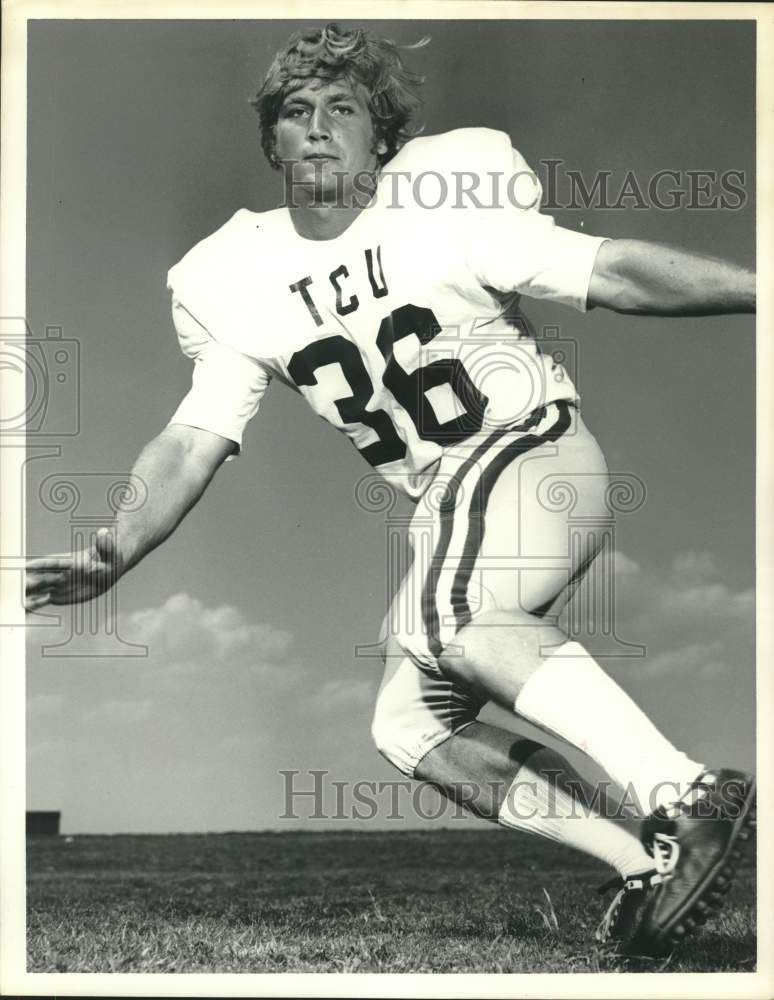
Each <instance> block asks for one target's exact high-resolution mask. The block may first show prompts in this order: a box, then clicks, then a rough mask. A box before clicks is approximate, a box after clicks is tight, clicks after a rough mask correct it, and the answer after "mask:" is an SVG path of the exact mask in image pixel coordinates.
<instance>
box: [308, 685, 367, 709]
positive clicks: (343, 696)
mask: <svg viewBox="0 0 774 1000" xmlns="http://www.w3.org/2000/svg"><path fill="white" fill-rule="evenodd" d="M379 680H380V678H377V677H374V678H371V679H368V680H367V679H366V678H364V677H363V678H358V679H357V680H352V679H351V678H347V677H334V678H332V679H331V680H329V681H326V682H325V683H324V684H323V685H322V687H320V688H319V689H318V690H317V691H316V692H315V694H314V701H315V702H317V703H319V705H320V706H321V707H322V708H323V709H335V708H339V707H345V706H352V707H355V706H358V705H362V706H363V709H364V711H365V710H366V709H370V707H371V705H372V703H373V700H374V696H375V695H376V690H377V687H378V681H379Z"/></svg>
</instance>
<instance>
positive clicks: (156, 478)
mask: <svg viewBox="0 0 774 1000" xmlns="http://www.w3.org/2000/svg"><path fill="white" fill-rule="evenodd" d="M236 447H237V446H236V443H235V442H234V441H230V440H228V439H226V438H223V437H220V436H219V435H218V434H213V433H211V432H210V431H206V430H200V429H199V428H197V427H189V426H186V425H184V424H170V425H169V426H167V427H166V428H165V429H164V430H163V431H162V432H161V433H160V434H159V435H158V437H156V438H154V439H153V440H152V441H151V442H150V443H149V444H148V445H146V447H145V448H144V449H143V450H142V452H141V453H140V455H139V457H138V459H137V461H136V462H135V465H134V468H133V469H132V475H133V476H134V477H136V478H137V479H138V480H139V481H140V482H141V483H142V485H143V486H144V487H145V491H146V493H147V496H146V499H145V502H144V503H143V504H142V505H141V506H140V507H139V508H138V509H136V510H131V509H127V510H119V512H118V519H117V525H116V531H115V535H112V534H111V533H110V532H109V531H108V530H107V529H103V530H102V531H101V532H99V534H98V535H97V538H96V541H95V544H94V545H93V546H92V547H91V548H88V549H82V550H81V551H80V552H71V553H69V554H67V555H59V556H47V557H44V558H41V559H35V560H31V561H30V562H28V564H27V573H26V587H25V606H26V607H27V609H28V610H35V609H36V608H41V607H43V606H44V605H46V604H76V603H79V602H81V601H88V600H91V599H92V598H93V597H97V596H98V595H99V594H101V593H103V592H104V591H106V590H108V589H109V588H110V587H112V586H113V584H114V583H116V581H117V580H118V579H119V578H120V577H121V576H122V575H123V574H124V573H126V572H127V571H128V570H129V569H131V568H132V566H135V565H136V564H137V563H138V562H139V561H140V560H141V559H142V558H143V557H144V556H146V555H147V554H148V553H149V552H150V551H151V550H152V549H155V548H156V546H157V545H160V544H161V543H162V542H163V541H164V540H165V539H166V538H168V537H169V536H170V535H171V534H172V532H173V531H174V530H175V528H176V527H177V526H178V525H179V524H180V522H181V521H182V520H183V518H184V517H185V515H186V514H187V513H188V511H189V510H191V508H192V507H193V506H194V504H196V502H197V500H199V498H200V497H201V495H202V494H203V493H204V491H205V489H206V488H207V485H208V483H209V482H210V480H211V479H212V477H213V476H214V475H215V472H216V470H217V469H218V467H219V466H220V465H221V463H222V462H224V461H225V459H226V458H228V456H229V455H231V454H232V452H233V451H234V450H235V448H236Z"/></svg>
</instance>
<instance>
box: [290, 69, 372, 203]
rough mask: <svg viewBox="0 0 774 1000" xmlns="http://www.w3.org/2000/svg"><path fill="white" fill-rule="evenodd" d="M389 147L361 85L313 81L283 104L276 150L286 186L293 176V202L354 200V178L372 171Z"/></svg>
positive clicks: (291, 193)
mask: <svg viewBox="0 0 774 1000" xmlns="http://www.w3.org/2000/svg"><path fill="white" fill-rule="evenodd" d="M386 149H387V147H386V144H385V143H384V140H378V141H377V139H376V136H375V134H374V127H373V122H372V121H371V115H370V112H369V110H368V106H367V103H366V91H365V88H364V87H362V86H361V85H360V84H356V85H354V86H353V85H352V84H350V83H349V81H348V80H335V81H333V82H326V81H322V80H310V81H309V82H308V83H307V84H305V85H304V86H303V87H302V88H301V89H299V90H294V91H293V92H292V93H291V94H288V95H287V97H286V98H285V100H284V101H283V102H282V106H281V107H280V111H279V117H278V119H277V125H276V143H275V152H276V156H277V159H278V160H279V161H280V162H281V163H282V165H283V168H284V170H285V183H286V187H287V186H288V185H289V184H291V177H292V187H291V188H290V190H289V191H288V195H289V201H290V202H291V204H293V203H298V202H299V201H301V202H302V203H303V202H308V201H312V200H318V201H319V200H324V201H325V202H326V203H327V204H341V203H342V199H343V200H344V203H346V204H351V198H352V183H353V181H354V180H355V178H356V177H357V176H358V175H359V176H360V177H361V178H363V179H364V178H365V176H366V175H367V174H372V173H373V172H374V171H375V170H376V167H377V163H378V159H377V157H378V154H380V153H384V152H386ZM337 175H338V176H337Z"/></svg>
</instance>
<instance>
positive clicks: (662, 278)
mask: <svg viewBox="0 0 774 1000" xmlns="http://www.w3.org/2000/svg"><path fill="white" fill-rule="evenodd" d="M587 305H588V308H589V309H593V308H594V307H596V306H604V307H605V308H607V309H613V310H614V311H615V312H620V313H638V314H640V315H646V316H648V315H649V316H707V315H712V314H716V313H747V312H755V274H754V272H753V271H750V270H748V269H747V268H744V267H739V266H738V265H736V264H732V263H730V262H729V261H725V260H721V259H719V258H717V257H710V256H707V255H705V254H700V253H694V252H692V251H689V250H681V249H678V248H677V247H670V246H665V245H663V244H661V243H650V242H647V241H645V240H607V241H606V242H605V243H603V244H602V245H601V246H600V248H599V251H598V253H597V256H596V260H595V263H594V269H593V271H592V275H591V282H590V284H589V291H588V303H587Z"/></svg>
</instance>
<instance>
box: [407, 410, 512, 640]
mask: <svg viewBox="0 0 774 1000" xmlns="http://www.w3.org/2000/svg"><path fill="white" fill-rule="evenodd" d="M507 433H508V430H507V429H505V428H503V429H501V430H497V431H494V433H492V434H490V435H489V437H488V438H487V439H486V441H484V442H483V444H480V445H479V446H478V448H476V450H475V451H474V452H473V454H472V455H471V456H470V457H469V458H467V459H466V460H465V461H464V462H463V463H462V465H461V466H460V467H459V469H457V471H456V472H455V473H454V475H453V476H452V478H451V481H450V483H449V484H448V485H447V487H446V491H445V493H444V496H443V499H442V500H441V503H440V506H439V511H440V522H441V534H440V537H439V539H438V545H437V546H436V548H435V551H434V552H433V558H432V560H431V561H430V568H429V570H428V572H427V577H426V578H425V585H424V587H423V589H422V620H423V622H424V624H425V632H426V634H427V644H428V647H429V649H430V652H431V653H432V655H433V656H436V657H437V656H440V654H441V650H442V649H443V646H442V645H441V640H440V625H439V622H438V606H437V604H436V600H435V591H436V588H437V586H438V578H439V577H440V575H441V570H442V569H443V563H444V560H445V559H446V553H447V552H448V550H449V542H450V541H451V536H452V532H453V530H454V513H455V509H456V506H457V494H458V493H459V491H460V487H461V486H462V480H463V479H464V477H465V476H466V475H467V473H468V472H470V470H471V468H473V466H474V465H475V464H476V463H477V462H478V461H479V459H480V458H481V457H482V456H483V455H485V454H486V452H487V451H489V449H490V448H491V447H492V445H494V444H495V443H496V442H497V441H499V440H500V438H502V437H504V436H505V435H506V434H507Z"/></svg>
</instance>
